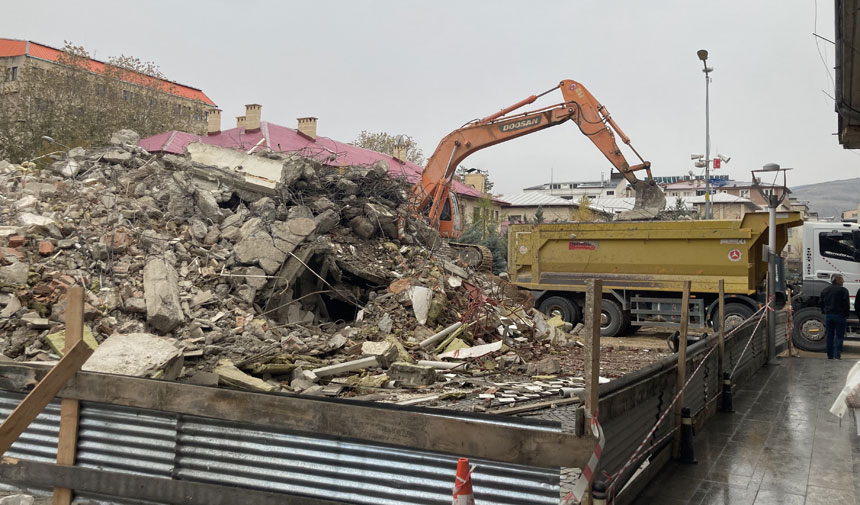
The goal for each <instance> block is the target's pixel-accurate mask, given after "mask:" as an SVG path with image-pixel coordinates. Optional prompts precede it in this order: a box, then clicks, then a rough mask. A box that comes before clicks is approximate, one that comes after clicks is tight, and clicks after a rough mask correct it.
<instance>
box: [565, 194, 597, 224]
mask: <svg viewBox="0 0 860 505" xmlns="http://www.w3.org/2000/svg"><path fill="white" fill-rule="evenodd" d="M570 219H571V221H583V222H591V221H594V220H595V214H594V209H592V208H591V200H589V199H588V195H582V198H580V199H579V202H577V208H575V209H571V210H570Z"/></svg>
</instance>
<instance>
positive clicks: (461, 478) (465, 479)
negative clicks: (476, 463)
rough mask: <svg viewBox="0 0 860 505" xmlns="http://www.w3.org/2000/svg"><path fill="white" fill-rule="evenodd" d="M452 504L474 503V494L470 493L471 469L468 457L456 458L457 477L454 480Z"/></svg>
mask: <svg viewBox="0 0 860 505" xmlns="http://www.w3.org/2000/svg"><path fill="white" fill-rule="evenodd" d="M453 505H475V495H474V494H472V470H470V469H469V458H460V459H459V460H457V478H456V479H455V480H454V501H453Z"/></svg>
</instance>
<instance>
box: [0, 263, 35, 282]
mask: <svg viewBox="0 0 860 505" xmlns="http://www.w3.org/2000/svg"><path fill="white" fill-rule="evenodd" d="M29 273H30V265H29V264H27V263H21V262H19V263H12V264H11V265H7V266H5V267H0V282H4V283H7V284H18V285H21V284H26V283H27V276H28V275H29Z"/></svg>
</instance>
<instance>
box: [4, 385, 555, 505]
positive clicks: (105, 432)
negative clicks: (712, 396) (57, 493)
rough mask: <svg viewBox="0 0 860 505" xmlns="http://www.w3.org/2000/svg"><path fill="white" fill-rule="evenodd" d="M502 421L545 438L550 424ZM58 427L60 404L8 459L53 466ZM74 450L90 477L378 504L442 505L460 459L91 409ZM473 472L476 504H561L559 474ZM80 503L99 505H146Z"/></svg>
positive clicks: (142, 412) (514, 468) (518, 469)
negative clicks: (131, 477) (121, 476)
mask: <svg viewBox="0 0 860 505" xmlns="http://www.w3.org/2000/svg"><path fill="white" fill-rule="evenodd" d="M23 398H24V395H22V394H18V393H12V392H8V391H0V416H2V417H3V418H5V417H6V416H8V415H9V414H10V413H11V412H12V410H13V409H14V408H15V407H16V406H17V404H18V403H20V401H21V400H22V399H23ZM444 415H446V416H454V415H453V414H444ZM464 417H470V418H474V416H473V415H470V414H466V415H465V416H464ZM488 422H492V421H488ZM505 422H506V423H509V424H510V423H512V424H517V425H534V426H539V427H540V428H541V429H550V428H549V426H550V425H554V424H553V423H547V422H545V421H542V422H539V423H530V422H529V420H525V419H511V420H510V421H505ZM59 425H60V404H59V402H58V401H54V402H52V403H51V404H50V405H49V406H48V407H47V408H46V409H45V410H44V411H43V412H42V413H41V414H40V415H39V417H38V418H37V419H36V421H34V422H33V423H32V424H31V425H30V427H29V428H28V429H27V430H26V431H25V432H24V434H22V435H21V437H20V438H19V439H18V441H16V442H15V444H13V445H12V448H11V449H10V450H9V452H8V453H7V454H8V455H9V456H13V457H16V458H21V459H27V460H33V461H40V462H46V463H53V462H55V461H56V458H57V436H58V432H59ZM557 429H558V428H557ZM77 450H78V453H77V465H78V466H82V467H87V468H95V469H99V470H105V471H114V472H123V473H132V474H140V475H147V476H152V477H162V478H166V479H167V478H173V479H178V480H188V481H195V482H206V483H212V484H221V485H231V486H240V487H248V488H252V489H259V490H266V491H275V492H285V493H290V494H298V495H305V496H315V497H320V498H326V499H330V500H335V501H342V502H345V503H366V504H374V505H376V504H392V505H393V504H416V505H417V504H422V505H423V504H428V505H429V504H436V503H445V502H446V501H449V500H450V499H451V489H452V488H453V484H454V475H455V470H456V467H457V457H456V456H452V455H448V454H443V453H435V452H430V451H421V450H414V449H409V448H401V447H390V446H384V445H381V444H372V443H368V442H363V441H357V440H339V439H335V438H332V437H325V436H320V435H316V434H314V433H296V432H292V431H288V430H276V429H269V428H267V427H264V426H256V425H252V424H249V423H232V422H227V421H219V420H213V419H206V418H202V417H196V416H184V415H180V414H175V413H168V412H160V411H154V410H146V409H134V408H127V407H121V406H117V405H106V404H97V403H92V402H81V413H80V421H79V437H78V447H77ZM471 463H472V464H473V465H477V469H476V470H475V472H474V473H473V474H472V478H473V487H474V490H475V495H476V497H477V498H478V499H479V500H480V503H487V504H499V505H514V504H534V505H550V504H552V505H556V504H557V503H558V498H559V493H560V491H559V488H560V476H559V469H544V468H534V467H527V466H520V465H510V464H503V463H497V462H491V461H484V460H476V459H473V460H471ZM82 496H84V497H87V498H95V499H98V501H99V502H101V503H125V504H127V503H144V502H138V501H135V500H127V499H123V500H120V499H117V498H111V497H105V496H100V495H95V494H86V495H82Z"/></svg>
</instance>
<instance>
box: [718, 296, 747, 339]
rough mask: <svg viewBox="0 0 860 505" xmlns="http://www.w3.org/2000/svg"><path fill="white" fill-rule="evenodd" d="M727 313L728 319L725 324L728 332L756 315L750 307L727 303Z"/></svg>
mask: <svg viewBox="0 0 860 505" xmlns="http://www.w3.org/2000/svg"><path fill="white" fill-rule="evenodd" d="M725 311H726V319H725V321H724V323H725V325H726V332H729V331H732V330H733V329H734V328H737V327H738V326H740V325H741V323H743V322H744V321H746V320H747V319H749V318H750V316H751V315H753V314H754V313H755V312H754V311H753V309H751V308H750V307H749V305H744V304H742V303H727V304H726V308H725ZM717 319H719V318H717ZM718 329H719V328H718Z"/></svg>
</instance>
